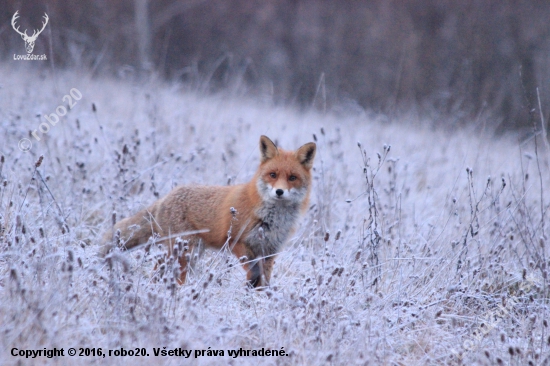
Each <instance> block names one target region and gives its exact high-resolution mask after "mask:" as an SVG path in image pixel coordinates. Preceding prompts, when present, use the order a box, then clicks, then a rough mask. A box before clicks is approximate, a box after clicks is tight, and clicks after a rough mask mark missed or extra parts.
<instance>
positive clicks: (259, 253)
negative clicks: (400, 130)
mask: <svg viewBox="0 0 550 366" xmlns="http://www.w3.org/2000/svg"><path fill="white" fill-rule="evenodd" d="M315 152H316V145H315V143H313V142H310V143H307V144H305V145H303V146H302V147H300V148H299V149H298V150H296V151H285V150H283V149H279V148H277V146H276V145H275V144H274V143H273V141H271V140H270V139H269V138H268V137H266V136H261V137H260V153H261V162H260V166H259V168H258V170H257V172H256V174H255V175H254V177H253V178H252V180H251V181H250V182H248V183H245V184H240V185H235V186H225V187H224V186H179V187H176V188H174V189H173V190H172V191H171V192H170V193H168V195H166V196H165V197H163V198H161V199H159V200H158V201H156V202H155V203H153V205H151V206H150V207H149V208H147V209H144V210H142V211H140V212H138V213H137V214H135V215H134V216H132V217H129V218H126V219H124V220H121V221H119V222H117V223H116V224H115V225H114V228H113V229H112V230H110V231H109V232H107V233H106V234H105V236H104V244H105V245H104V248H103V250H102V252H103V254H106V253H108V252H109V251H110V250H111V249H112V248H113V246H114V245H113V236H114V233H115V232H116V231H117V230H120V243H121V246H122V247H123V248H126V249H130V248H133V247H135V246H137V245H138V244H142V243H146V242H147V241H148V239H149V237H151V236H152V235H153V234H157V235H159V236H160V237H161V238H162V237H169V236H170V235H173V234H177V233H182V232H188V231H200V230H204V229H206V230H207V231H206V230H204V231H205V232H201V233H197V234H194V235H192V236H190V237H187V238H185V239H188V240H189V241H188V247H189V249H192V248H193V246H196V245H197V243H198V242H199V241H201V240H202V242H203V243H204V244H205V246H207V247H211V248H217V249H221V248H222V247H223V246H224V244H225V243H226V242H227V243H228V245H229V248H230V249H231V251H232V252H233V253H234V254H235V255H236V256H237V258H240V259H241V258H242V257H246V261H245V263H244V269H245V270H246V272H247V280H248V283H249V285H250V286H252V287H259V286H267V285H269V280H270V278H271V271H272V268H273V263H274V259H275V255H276V254H277V253H278V252H279V251H280V250H281V247H282V245H283V244H284V243H285V242H286V240H287V239H288V238H289V236H290V235H291V234H292V232H293V231H294V227H295V225H296V222H297V220H298V218H299V215H300V213H303V212H304V211H305V210H306V208H307V206H308V202H309V195H310V191H311V168H312V166H313V159H314V157H315ZM229 231H231V236H232V238H231V239H230V240H228V235H229V234H228V232H229ZM117 236H118V235H117ZM164 242H165V244H166V245H168V246H169V248H168V253H175V254H178V253H179V255H178V257H179V264H180V269H181V272H180V276H179V278H178V283H180V284H182V283H184V282H185V277H186V274H187V259H186V256H185V255H181V254H182V252H183V248H178V249H175V248H174V245H173V244H172V243H173V240H172V239H170V240H167V239H165V240H164Z"/></svg>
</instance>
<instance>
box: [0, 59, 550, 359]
mask: <svg viewBox="0 0 550 366" xmlns="http://www.w3.org/2000/svg"><path fill="white" fill-rule="evenodd" d="M0 86H1V89H0V154H1V155H2V156H3V160H2V161H3V162H2V163H0V332H1V334H2V336H1V337H0V363H2V364H16V363H17V362H18V361H23V364H34V363H35V362H36V360H28V359H24V358H22V357H14V356H12V355H11V352H12V349H13V348H17V349H19V350H31V349H35V350H38V349H44V348H46V349H52V348H54V347H57V348H58V349H59V348H64V352H65V356H64V357H59V358H52V359H48V358H44V357H41V358H39V362H46V363H49V364H60V365H64V364H89V363H94V362H95V363H109V364H132V365H133V364H147V365H150V364H166V365H176V364H181V363H182V360H181V358H182V357H185V356H165V357H162V356H154V352H155V350H156V351H159V350H163V349H165V350H173V349H181V350H191V351H192V353H191V355H190V358H191V359H193V361H191V360H188V361H187V362H189V363H193V364H197V365H221V364H224V365H225V364H234V365H237V364H239V365H241V364H244V365H256V364H265V365H270V364H274V365H321V364H327V365H342V364H350V365H353V364H358V365H359V364H360V365H363V364H371V365H374V364H393V365H428V364H460V363H463V364H468V365H471V364H477V365H484V364H486V365H491V364H496V363H497V362H498V360H499V359H500V360H501V361H502V362H503V363H504V364H518V365H519V364H528V363H529V362H532V363H533V364H546V363H549V362H550V338H549V336H550V329H549V328H548V325H547V319H548V314H550V312H549V309H548V299H549V292H550V287H549V283H548V278H547V273H548V266H549V265H550V261H549V258H548V256H549V255H550V252H549V250H548V245H550V243H549V242H548V233H549V230H550V227H549V226H550V225H549V224H548V218H549V214H548V213H547V212H546V211H547V210H548V207H549V202H550V198H549V196H550V184H549V183H550V170H549V167H548V156H549V152H548V150H547V148H546V146H545V145H544V144H543V143H542V140H540V139H539V140H537V145H535V143H534V142H535V140H534V139H532V138H531V139H522V140H521V141H520V140H519V139H518V138H517V136H513V135H510V136H504V137H499V138H495V137H493V134H492V133H491V132H490V131H487V130H486V129H484V128H483V127H482V124H478V126H477V128H473V127H471V128H462V129H459V128H457V129H455V130H454V132H449V131H442V130H437V131H433V130H431V129H430V128H429V127H421V126H429V125H432V124H433V122H434V121H427V122H426V121H425V123H420V122H421V121H418V119H417V118H416V117H409V118H407V117H401V118H399V119H398V120H390V119H389V118H384V117H380V116H371V115H368V114H366V113H354V114H352V113H350V114H349V115H346V114H342V113H340V114H320V113H318V112H314V111H310V112H298V111H296V110H294V109H291V108H286V107H278V106H273V105H270V104H269V103H268V102H266V101H265V100H264V101H250V100H247V99H245V98H243V97H240V96H239V95H238V94H237V95H234V96H232V97H228V96H204V95H200V94H197V93H194V92H191V91H188V90H186V89H185V88H184V87H182V86H181V85H177V84H170V83H161V82H158V81H154V80H151V81H148V82H136V81H132V80H127V81H121V80H114V79H113V78H103V77H91V76H90V75H89V74H88V73H81V72H77V71H70V72H69V71H61V70H56V71H55V72H52V71H49V70H42V71H35V70H33V68H32V67H31V66H28V65H27V66H21V67H18V68H14V67H11V66H6V65H0ZM74 89H76V91H74ZM71 91H72V93H73V94H71ZM77 92H80V93H81V95H82V98H79V93H77ZM65 95H68V96H69V97H66V98H65V97H64V96H65ZM63 98H65V99H64V100H63ZM77 99H78V100H77ZM69 104H72V105H73V106H72V109H70V110H69V112H68V113H67V115H66V116H64V117H61V118H60V121H59V122H58V123H57V124H55V125H54V126H50V129H49V131H47V133H43V132H41V131H40V124H41V123H43V122H45V117H44V116H45V115H48V116H50V117H49V118H50V119H53V120H54V122H55V117H53V116H51V114H53V113H56V109H57V111H58V112H61V113H60V114H63V113H62V112H63V108H58V107H59V106H63V107H65V108H66V107H68V105H69ZM355 112H356V111H355ZM45 129H46V126H45V125H42V130H43V131H44V130H45ZM34 130H36V133H35V135H36V136H38V138H40V141H38V140H37V139H36V138H35V137H34V136H32V135H30V134H29V131H31V132H32V131H34ZM261 134H265V135H267V136H269V137H270V138H271V139H272V140H274V141H276V143H277V144H279V145H280V146H282V147H284V148H287V149H294V148H297V147H299V146H301V145H302V144H304V143H306V142H309V141H313V140H314V139H315V140H316V142H317V146H318V153H317V157H316V160H315V165H314V166H315V168H314V187H313V193H312V202H311V207H310V209H309V210H308V212H307V214H306V215H305V217H304V218H303V220H302V221H301V224H300V227H299V229H298V231H297V233H296V234H295V235H294V236H293V237H292V239H291V240H290V242H289V243H288V244H287V246H286V247H285V249H284V251H283V252H282V253H281V254H280V255H279V257H278V258H277V261H276V264H275V267H274V274H273V278H272V283H271V287H270V288H269V289H266V290H264V291H252V290H249V289H247V288H246V286H245V283H244V281H245V273H244V271H243V270H242V269H241V268H240V266H239V263H238V261H237V259H236V258H234V257H233V256H232V255H230V254H228V253H227V252H211V251H206V252H205V253H204V255H202V256H200V257H199V255H198V253H197V257H198V258H197V260H196V261H195V265H194V267H193V268H192V271H191V274H190V275H189V276H188V281H187V283H186V284H185V285H184V286H181V287H180V286H174V285H173V281H171V280H170V279H167V280H166V281H163V280H161V281H160V282H155V281H153V280H152V278H151V277H152V275H153V273H154V272H153V267H154V259H153V258H154V257H155V256H159V255H161V253H160V250H158V249H156V248H154V250H153V251H152V253H150V254H149V255H145V252H144V251H142V250H138V251H134V252H132V253H120V254H119V255H118V256H116V257H115V258H114V260H113V261H112V262H111V263H110V264H106V263H105V262H104V261H102V260H101V259H99V258H98V257H97V256H96V253H97V251H98V249H99V245H100V238H101V235H102V234H103V232H104V231H105V230H106V229H107V228H108V227H109V226H110V225H111V222H112V215H113V211H116V215H117V218H121V217H126V216H128V215H131V214H133V213H135V212H137V211H138V210H139V209H140V208H143V207H145V206H148V205H149V204H151V203H152V202H153V201H154V200H155V199H157V198H158V197H162V196H163V195H165V194H166V193H168V192H169V191H170V189H171V188H173V187H174V186H176V185H178V184H188V183H200V184H212V185H226V184H234V183H241V182H245V181H247V180H248V179H250V178H251V176H252V174H253V172H254V171H255V169H256V167H257V165H258V162H259V152H258V141H259V137H260V135H261ZM23 138H27V139H29V140H30V141H31V142H32V147H31V148H30V151H28V152H23V151H21V149H20V147H22V148H26V147H28V143H27V142H26V141H24V142H22V143H21V144H22V145H19V146H18V144H19V141H20V140H21V139H23ZM26 143H27V145H25V144H26ZM40 155H43V161H42V162H41V164H40V166H39V167H36V165H37V164H36V162H37V161H38V160H39V156H40ZM541 186H542V187H543V189H542V190H541ZM541 199H542V200H543V201H542V202H541ZM541 212H544V215H545V216H544V218H545V219H541V217H542V216H541ZM193 255H195V253H194V254H193ZM70 347H74V348H75V349H77V352H79V351H78V350H79V348H84V349H85V348H88V349H90V350H89V351H83V352H93V351H92V349H95V352H96V353H97V352H98V351H97V349H98V348H101V349H102V353H107V352H109V350H111V353H112V354H113V352H114V351H115V350H118V351H119V352H120V350H121V349H122V348H123V349H125V350H135V349H136V348H145V351H146V353H148V354H149V356H144V357H143V356H139V357H135V356H134V357H130V356H125V357H122V356H120V357H116V356H114V355H111V356H109V355H107V356H106V357H105V360H103V361H102V359H103V357H102V356H95V357H94V356H93V355H91V356H80V357H79V356H74V357H70V356H68V355H67V352H68V349H69V348H70ZM164 347H166V348H164ZM241 348H242V349H243V350H250V351H253V350H254V351H257V350H260V349H262V348H264V349H270V350H278V351H281V350H284V352H285V354H286V355H285V356H243V355H242V354H239V355H237V357H235V355H234V354H233V350H239V349H241ZM201 350H202V351H204V352H201ZM214 350H216V351H218V352H217V353H218V355H217V356H214V355H213V354H214V352H213V351H214ZM222 350H223V356H220V354H221V352H219V351H222ZM229 350H231V351H232V355H229ZM16 352H18V351H16ZM202 354H203V355H202ZM195 356H197V358H195ZM107 359H108V360H107ZM545 362H546V363H545Z"/></svg>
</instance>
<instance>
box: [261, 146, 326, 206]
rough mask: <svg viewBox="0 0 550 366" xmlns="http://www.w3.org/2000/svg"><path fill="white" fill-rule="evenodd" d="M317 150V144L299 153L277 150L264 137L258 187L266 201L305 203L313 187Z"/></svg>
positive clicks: (303, 147)
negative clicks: (313, 167)
mask: <svg viewBox="0 0 550 366" xmlns="http://www.w3.org/2000/svg"><path fill="white" fill-rule="evenodd" d="M315 151H316V145H315V143H313V142H309V143H307V144H305V145H303V146H302V147H300V148H299V149H298V150H296V151H286V150H283V149H279V148H277V146H275V144H274V143H273V141H271V140H270V139H269V138H268V137H267V136H261V137H260V154H261V163H260V168H259V170H258V175H259V176H258V180H257V187H258V191H259V192H260V195H261V196H262V198H263V199H264V200H265V201H275V202H277V201H281V202H292V203H301V202H303V201H304V199H305V198H307V196H308V194H309V188H310V186H311V168H312V166H313V158H315Z"/></svg>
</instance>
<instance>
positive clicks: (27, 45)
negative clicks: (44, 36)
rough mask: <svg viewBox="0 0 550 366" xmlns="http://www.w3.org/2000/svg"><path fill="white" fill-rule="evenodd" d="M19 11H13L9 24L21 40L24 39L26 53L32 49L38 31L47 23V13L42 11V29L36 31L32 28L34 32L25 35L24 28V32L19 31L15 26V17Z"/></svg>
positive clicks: (40, 31) (17, 16)
mask: <svg viewBox="0 0 550 366" xmlns="http://www.w3.org/2000/svg"><path fill="white" fill-rule="evenodd" d="M17 13H19V10H18V11H16V12H15V14H13V18H11V26H12V27H13V29H14V30H15V31H16V32H17V33H19V34H20V35H21V38H23V41H25V48H26V49H27V53H31V52H32V50H33V49H34V42H35V41H36V38H38V35H39V34H40V33H42V31H43V30H44V28H46V25H47V24H48V20H49V18H48V14H46V13H44V22H42V29H40V30H39V31H38V33H37V31H36V30H34V32H33V33H32V36H30V37H29V36H28V35H27V30H26V29H25V31H24V32H21V31H20V30H19V26H17V27H16V26H15V22H16V20H17V18H19V15H18V14H17Z"/></svg>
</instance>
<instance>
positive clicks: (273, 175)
mask: <svg viewBox="0 0 550 366" xmlns="http://www.w3.org/2000/svg"><path fill="white" fill-rule="evenodd" d="M269 176H270V177H271V178H277V174H275V173H270V174H269Z"/></svg>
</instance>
